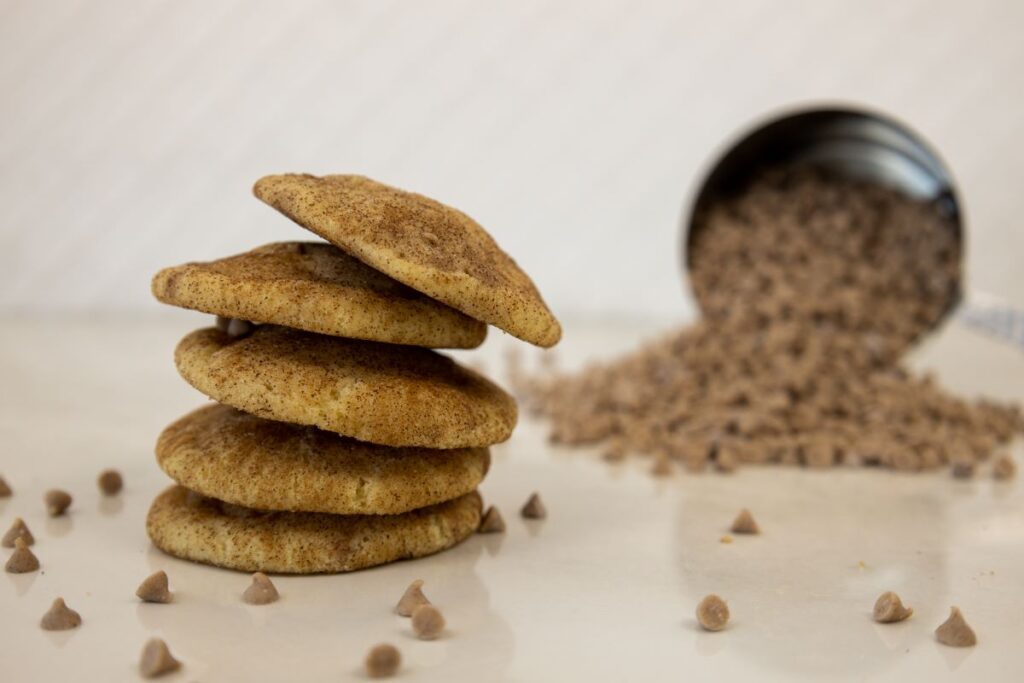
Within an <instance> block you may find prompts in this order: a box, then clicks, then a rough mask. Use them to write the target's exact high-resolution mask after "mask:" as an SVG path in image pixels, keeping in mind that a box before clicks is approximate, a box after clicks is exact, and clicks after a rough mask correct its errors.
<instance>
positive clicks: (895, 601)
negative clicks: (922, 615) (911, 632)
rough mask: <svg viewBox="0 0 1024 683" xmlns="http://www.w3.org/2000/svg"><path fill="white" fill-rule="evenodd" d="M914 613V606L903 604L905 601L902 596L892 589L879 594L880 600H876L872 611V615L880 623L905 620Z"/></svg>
mask: <svg viewBox="0 0 1024 683" xmlns="http://www.w3.org/2000/svg"><path fill="white" fill-rule="evenodd" d="M913 613H914V610H913V608H911V607H905V606H904V605H903V601H902V600H900V596H898V595H896V594H895V593H893V592H892V591H886V592H884V593H882V594H881V595H879V596H878V600H876V601H875V609H874V610H873V611H872V612H871V616H872V617H873V618H874V620H875V621H877V622H878V623H880V624H891V623H894V622H897V621H903V620H904V619H906V618H907V617H909V616H910V615H911V614H913Z"/></svg>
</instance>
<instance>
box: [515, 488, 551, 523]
mask: <svg viewBox="0 0 1024 683" xmlns="http://www.w3.org/2000/svg"><path fill="white" fill-rule="evenodd" d="M519 514H521V515H522V516H523V517H524V518H526V519H546V518H547V516H548V511H547V508H545V507H544V503H542V502H541V500H540V494H539V493H536V492H534V493H533V494H532V495H531V496H530V499H529V500H528V501H526V504H525V505H524V506H523V509H522V510H520V511H519Z"/></svg>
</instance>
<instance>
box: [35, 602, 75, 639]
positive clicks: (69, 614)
mask: <svg viewBox="0 0 1024 683" xmlns="http://www.w3.org/2000/svg"><path fill="white" fill-rule="evenodd" d="M81 625H82V615H80V614H79V613H78V612H76V611H75V610H73V609H71V608H70V607H68V606H67V605H66V604H65V603H64V598H57V599H56V600H54V601H53V604H52V605H50V609H49V610H48V611H47V612H46V614H44V615H43V618H42V619H40V620H39V626H40V627H42V629H43V630H44V631H67V630H68V629H72V628H78V627H79V626H81Z"/></svg>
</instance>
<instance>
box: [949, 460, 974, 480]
mask: <svg viewBox="0 0 1024 683" xmlns="http://www.w3.org/2000/svg"><path fill="white" fill-rule="evenodd" d="M950 474H952V475H953V478H954V479H971V478H972V477H974V461H973V460H957V461H955V462H954V463H953V466H952V467H951V468H950Z"/></svg>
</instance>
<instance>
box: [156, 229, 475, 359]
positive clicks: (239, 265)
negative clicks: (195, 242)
mask: <svg viewBox="0 0 1024 683" xmlns="http://www.w3.org/2000/svg"><path fill="white" fill-rule="evenodd" d="M153 295H154V296H156V298H157V299H159V300H160V301H162V302H163V303H165V304H171V305H172V306H181V307H183V308H191V309H195V310H198V311H203V312H205V313H213V314H215V315H221V316H224V317H226V318H239V319H241V320H251V321H253V322H260V323H275V324H277V325H284V326H286V327H294V328H296V329H300V330H306V331H308V332H319V333H320V334H328V335H332V336H337V337H351V338H354V339H368V340H372V341H382V342H388V343H391V344H409V345H413V346H427V347H433V348H459V349H470V348H474V347H476V346H479V345H480V343H481V342H482V341H483V340H484V337H485V336H486V334H487V326H486V325H484V324H483V323H481V322H479V321H477V320H473V319H472V318H470V317H468V316H466V315H464V314H462V313H460V312H458V311H456V310H455V309H453V308H450V307H448V306H445V305H444V304H442V303H440V302H438V301H435V300H433V299H431V298H429V297H427V296H425V295H423V294H421V293H420V292H417V291H416V290H414V289H411V288H409V287H406V286H405V285H403V284H402V283H400V282H397V281H395V280H392V279H391V278H389V277H388V276H386V275H384V274H383V273H380V272H378V271H376V270H374V269H373V268H370V267H369V266H367V265H366V264H364V263H362V262H361V261H358V260H357V259H354V258H352V257H351V256H349V255H348V254H346V253H344V252H343V251H341V250H340V249H338V248H337V247H335V246H333V245H330V244H324V243H318V242H278V243H275V244H267V245H265V246H262V247H258V248H256V249H253V250H252V251H249V252H246V253H244V254H239V255H237V256H230V257H228V258H223V259H218V260H216V261H210V262H207V263H186V264H185V265H181V266H175V267H173V268H165V269H163V270H161V271H160V272H159V273H157V274H156V277H154V278H153Z"/></svg>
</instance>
